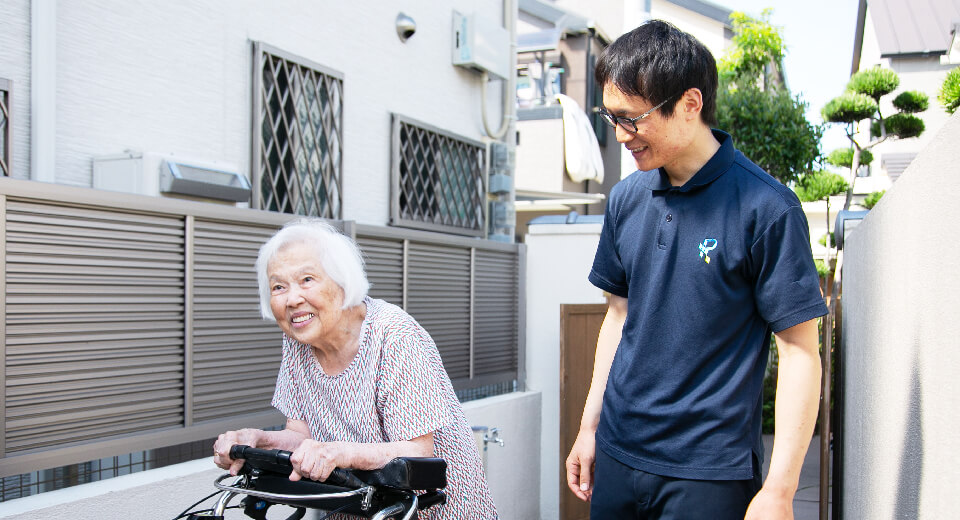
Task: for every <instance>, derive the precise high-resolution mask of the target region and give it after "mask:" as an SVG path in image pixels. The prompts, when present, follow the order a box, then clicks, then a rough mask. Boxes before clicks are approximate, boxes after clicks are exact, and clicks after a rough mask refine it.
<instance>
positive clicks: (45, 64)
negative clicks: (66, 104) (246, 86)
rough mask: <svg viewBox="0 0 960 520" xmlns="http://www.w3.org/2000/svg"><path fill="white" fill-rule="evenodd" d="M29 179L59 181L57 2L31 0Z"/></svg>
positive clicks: (52, 0) (53, 0)
mask: <svg viewBox="0 0 960 520" xmlns="http://www.w3.org/2000/svg"><path fill="white" fill-rule="evenodd" d="M30 120H31V123H30V178H31V179H32V180H35V181H43V182H56V180H57V178H56V156H57V154H56V152H57V148H56V142H57V2H56V0H32V1H31V2H30Z"/></svg>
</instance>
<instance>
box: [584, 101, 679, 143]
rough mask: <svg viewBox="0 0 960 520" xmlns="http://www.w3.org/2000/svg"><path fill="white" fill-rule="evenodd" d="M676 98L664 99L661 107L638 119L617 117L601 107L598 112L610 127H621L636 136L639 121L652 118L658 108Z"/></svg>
mask: <svg viewBox="0 0 960 520" xmlns="http://www.w3.org/2000/svg"><path fill="white" fill-rule="evenodd" d="M674 97H676V96H670V97H668V98H667V99H664V100H663V101H662V102H660V104H659V105H657V106H655V107H653V108H651V109H650V110H647V111H646V112H644V113H642V114H640V115H639V116H637V117H622V116H615V115H613V114H611V113H610V112H607V109H606V108H603V107H600V108H599V109H598V110H597V112H599V113H600V115H601V116H603V120H604V121H606V122H607V124H608V125H610V126H612V127H614V128H616V127H617V125H620V127H621V128H623V129H624V130H626V131H627V132H630V133H632V134H635V133H637V121H640V120H641V119H646V118H648V117H650V114H652V113H654V112H655V111H656V110H657V109H658V108H660V107H662V106H663V105H666V104H667V101H670V100H671V99H673V98H674Z"/></svg>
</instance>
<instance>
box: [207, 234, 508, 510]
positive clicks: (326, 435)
mask: <svg viewBox="0 0 960 520" xmlns="http://www.w3.org/2000/svg"><path fill="white" fill-rule="evenodd" d="M256 270H257V280H258V282H259V285H260V309H261V313H262V314H263V316H264V318H267V319H273V320H276V322H277V325H279V326H280V329H281V330H282V331H283V361H282V363H281V365H280V374H279V376H278V377H277V387H276V390H275V391H274V395H273V402H272V404H273V406H274V407H276V408H277V409H278V410H279V411H280V412H281V413H283V415H284V416H286V417H287V422H286V428H285V429H284V430H282V431H263V430H256V429H243V430H237V431H230V432H226V433H224V434H223V435H221V436H220V437H219V438H218V439H217V441H216V443H215V444H214V452H215V455H214V462H215V463H216V464H217V465H218V466H220V467H221V468H224V469H229V470H230V472H231V473H233V474H236V473H237V471H238V470H239V469H240V467H241V466H242V461H237V460H231V459H230V455H229V454H230V447H231V446H233V445H234V444H246V445H249V446H254V447H258V448H264V449H283V450H288V451H292V452H293V454H292V455H291V457H290V461H291V462H292V463H293V467H294V472H293V473H292V474H291V476H290V478H291V480H298V479H300V478H301V477H306V478H310V479H313V480H324V479H326V478H327V477H328V476H329V475H330V473H331V472H332V471H333V469H334V468H337V467H340V468H354V469H376V468H380V467H382V466H383V465H384V464H386V463H387V462H389V461H390V460H391V459H393V458H394V457H441V458H443V459H446V461H447V488H446V490H445V491H446V493H447V503H446V504H445V505H442V506H435V507H432V508H429V509H427V510H424V511H422V512H421V518H431V519H432V518H437V519H439V518H443V519H458V520H460V519H483V520H487V519H490V518H496V511H495V509H494V505H493V499H492V498H491V496H490V491H489V488H488V487H487V483H486V480H485V478H484V475H483V469H482V467H481V463H480V456H479V454H478V452H477V448H476V444H475V442H474V440H473V434H472V433H471V431H470V426H469V425H468V423H467V420H466V417H465V416H464V413H463V408H462V407H461V406H460V402H459V400H457V397H456V394H455V393H454V391H453V386H452V385H451V383H450V378H449V377H448V376H447V373H446V371H444V369H443V364H442V362H441V360H440V355H439V353H438V352H437V347H436V345H435V344H434V342H433V340H432V339H431V338H430V335H429V334H427V332H426V331H425V330H424V329H423V328H422V327H420V325H419V324H417V322H416V321H415V320H414V319H413V318H412V317H410V315H408V314H407V313H405V312H404V311H402V310H401V309H400V308H398V307H396V306H394V305H391V304H389V303H387V302H384V301H382V300H376V299H372V298H370V297H368V296H367V289H368V288H369V285H370V284H369V283H368V282H367V278H366V275H365V274H364V270H363V260H362V258H361V256H360V251H359V249H358V248H357V245H356V243H354V241H353V240H351V239H350V238H348V237H346V236H344V235H342V234H340V233H339V232H337V231H336V230H335V229H334V228H333V227H331V226H330V225H329V224H326V223H324V222H323V221H320V220H317V219H302V220H298V221H295V222H292V223H290V224H288V225H286V226H284V227H283V229H281V230H280V231H278V232H277V233H276V234H275V235H274V236H273V237H272V238H271V239H270V240H269V241H267V243H266V244H264V245H263V247H261V248H260V254H259V256H258V257H257V263H256Z"/></svg>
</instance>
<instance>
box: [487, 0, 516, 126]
mask: <svg viewBox="0 0 960 520" xmlns="http://www.w3.org/2000/svg"><path fill="white" fill-rule="evenodd" d="M516 16H517V13H516V5H515V4H514V0H503V26H504V28H505V29H506V30H507V32H508V33H509V34H510V68H509V69H508V70H507V80H506V86H505V87H504V92H503V115H502V116H501V123H500V128H498V129H497V130H496V131H494V130H491V129H490V123H489V122H488V121H487V83H488V82H489V81H490V75H489V74H488V73H487V71H483V72H482V73H481V74H480V114H481V116H482V118H483V129H484V131H486V132H487V135H488V136H490V137H491V138H493V139H497V140H499V139H502V138H503V136H505V135H506V134H507V130H509V128H510V122H511V121H513V120H514V119H516V115H514V111H515V109H516V107H515V105H516V99H515V98H516V95H517V63H516V59H517V29H516Z"/></svg>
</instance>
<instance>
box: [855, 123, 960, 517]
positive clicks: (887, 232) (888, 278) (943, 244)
mask: <svg viewBox="0 0 960 520" xmlns="http://www.w3.org/2000/svg"><path fill="white" fill-rule="evenodd" d="M957 142H960V114H955V115H954V116H953V117H951V118H950V120H949V121H948V122H947V124H946V125H944V126H943V128H942V129H941V130H940V132H939V133H938V134H937V135H936V136H935V137H934V138H933V139H932V140H931V142H930V144H929V146H927V148H926V149H924V150H923V151H922V152H921V153H920V155H919V156H918V157H917V158H916V159H915V160H914V162H913V163H912V164H911V166H910V167H909V168H908V169H907V170H906V172H905V173H904V174H903V175H902V176H901V177H900V179H899V180H898V181H897V182H896V183H895V184H894V186H893V188H891V189H890V191H888V192H887V194H886V195H885V196H884V197H883V199H882V200H881V201H880V203H879V204H878V205H877V206H876V207H874V209H873V210H871V211H870V213H869V214H868V215H867V216H866V218H865V219H864V220H863V221H862V223H860V224H859V225H858V226H857V227H856V228H855V229H854V230H853V232H852V233H851V235H850V236H849V237H848V239H847V241H846V244H845V251H844V261H843V262H844V263H843V338H844V343H843V348H842V356H843V358H842V360H843V366H844V380H845V387H846V388H845V391H844V399H845V404H844V409H845V420H844V421H843V425H842V427H843V513H844V515H845V517H846V518H873V519H886V518H922V519H927V518H929V519H933V518H953V517H956V514H957V510H958V509H960V495H958V494H957V492H956V489H957V482H958V480H960V437H958V436H957V430H958V429H960V383H958V382H957V369H958V367H960V349H958V348H957V346H958V342H957V335H958V332H960V329H958V323H960V322H958V320H957V315H958V314H960V269H958V268H957V259H958V258H960V240H958V239H957V237H958V236H960V205H958V204H957V193H958V192H960V168H958V166H957V148H956V143H957Z"/></svg>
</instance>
